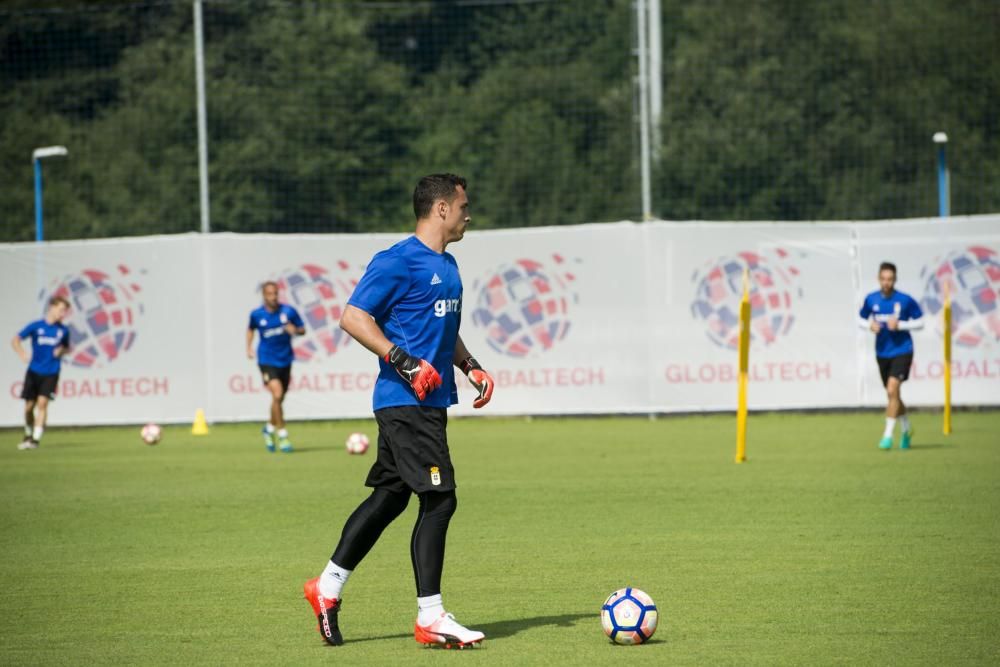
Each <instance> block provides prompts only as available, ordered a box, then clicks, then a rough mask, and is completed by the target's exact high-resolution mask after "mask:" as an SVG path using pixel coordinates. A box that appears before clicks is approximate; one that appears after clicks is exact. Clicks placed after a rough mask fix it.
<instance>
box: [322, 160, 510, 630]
mask: <svg viewBox="0 0 1000 667" xmlns="http://www.w3.org/2000/svg"><path fill="white" fill-rule="evenodd" d="M465 186H466V182H465V179H463V178H461V177H459V176H455V175H452V174H437V175H433V176H425V177H424V178H422V179H421V180H420V182H419V183H418V184H417V187H416V189H415V190H414V193H413V210H414V213H415V214H416V217H417V226H416V232H415V234H414V236H411V237H409V238H407V239H405V240H403V241H400V242H399V243H397V244H396V245H394V246H392V247H391V248H389V249H388V250H384V251H382V252H380V253H378V254H377V255H375V257H374V258H373V259H372V261H371V263H370V264H369V265H368V268H367V269H366V271H365V275H364V276H362V278H361V281H360V282H359V283H358V286H357V288H356V289H355V291H354V294H352V295H351V298H350V299H349V300H348V305H347V308H346V309H345V311H344V316H343V318H342V319H341V322H340V326H341V327H342V328H343V329H344V330H345V331H346V332H347V333H349V334H350V335H351V336H352V337H354V339H355V340H357V341H358V342H360V343H361V344H362V345H364V346H365V347H366V348H368V349H369V350H370V351H372V352H374V353H375V354H376V355H378V357H379V360H380V361H379V367H380V369H379V376H378V380H377V381H376V383H375V390H374V392H373V396H372V403H373V407H374V410H375V419H376V421H377V422H378V428H379V437H378V459H377V460H376V461H375V464H374V465H373V466H372V468H371V470H370V471H369V473H368V479H367V480H366V482H365V484H366V485H367V486H370V487H373V488H374V491H373V492H372V494H371V495H370V496H369V497H368V498H367V499H366V500H365V501H364V502H362V503H361V505H360V506H359V507H358V508H357V509H356V510H355V511H354V513H353V514H352V515H351V516H350V518H349V519H348V520H347V523H346V525H345V526H344V530H343V533H342V535H341V538H340V543H339V544H338V545H337V548H336V550H335V551H334V553H333V556H332V557H331V558H330V561H329V562H328V563H327V565H326V569H324V571H323V574H322V575H320V576H319V577H317V578H316V579H311V580H309V581H307V582H306V584H305V596H306V599H308V600H309V602H310V604H311V605H312V607H313V612H314V613H315V614H316V617H317V620H318V621H319V629H320V633H321V634H322V635H323V638H324V640H325V641H326V642H327V643H328V644H331V645H334V646H336V645H339V644H341V643H342V642H343V639H342V637H341V634H340V630H339V628H338V625H337V613H338V611H339V610H340V604H341V590H342V588H343V586H344V583H345V582H346V581H347V578H348V577H349V576H350V574H351V572H352V571H353V570H354V568H355V567H357V565H358V564H359V563H360V562H361V560H362V559H363V558H364V557H365V555H366V554H367V553H368V551H369V550H370V549H371V548H372V547H373V546H374V545H375V542H376V540H378V538H379V536H380V535H381V534H382V531H383V530H385V528H386V527H387V526H388V525H389V524H390V523H391V522H392V521H393V519H395V518H396V517H397V516H399V514H400V513H401V512H402V511H403V510H404V509H405V508H406V505H407V503H408V502H409V499H410V495H411V494H412V493H415V494H417V497H418V498H419V500H420V511H419V514H418V516H417V522H416V525H415V526H414V529H413V535H412V538H411V543H410V556H411V561H412V564H413V574H414V578H415V579H416V584H417V611H418V616H417V621H416V623H415V625H414V637H415V638H416V640H417V641H418V642H420V643H422V644H432V645H441V646H445V647H459V648H460V647H464V646H468V645H471V644H476V643H478V642H480V641H482V639H483V633H482V632H477V631H475V630H469V629H468V628H465V627H463V626H462V625H460V624H459V623H458V622H457V621H455V618H454V617H453V616H452V615H451V614H449V613H447V612H446V611H445V609H444V606H443V603H442V601H441V573H442V570H443V566H444V546H445V536H446V533H447V531H448V523H449V521H450V520H451V517H452V514H453V513H454V512H455V507H456V500H455V471H454V467H453V466H452V463H451V456H450V454H449V451H448V440H447V434H446V426H447V423H448V415H447V408H448V407H449V406H450V405H453V404H454V403H457V402H458V392H457V390H456V387H455V373H454V368H455V367H458V368H459V369H461V370H462V372H464V373H465V374H466V376H467V377H468V378H469V380H470V381H471V382H472V385H473V386H474V387H475V388H476V389H477V390H478V392H479V395H478V397H477V398H476V399H475V400H474V401H473V404H472V405H473V407H476V408H480V407H482V406H484V405H486V403H487V402H488V401H489V400H490V397H491V395H492V393H493V378H492V377H490V376H489V374H487V373H486V372H485V371H484V370H483V369H482V368H481V367H480V366H479V364H478V363H477V362H476V360H475V359H473V358H472V355H470V354H469V351H468V350H467V349H466V347H465V343H463V342H462V338H461V336H459V334H458V329H459V325H460V323H461V317H462V280H461V278H460V277H459V274H458V266H457V264H456V262H455V258H454V257H452V256H451V255H450V254H448V253H447V252H445V248H446V247H447V245H448V244H449V243H453V242H455V241H459V240H461V238H462V236H463V235H464V234H465V229H466V227H467V226H468V224H469V214H468V206H469V199H468V196H467V195H466V192H465Z"/></svg>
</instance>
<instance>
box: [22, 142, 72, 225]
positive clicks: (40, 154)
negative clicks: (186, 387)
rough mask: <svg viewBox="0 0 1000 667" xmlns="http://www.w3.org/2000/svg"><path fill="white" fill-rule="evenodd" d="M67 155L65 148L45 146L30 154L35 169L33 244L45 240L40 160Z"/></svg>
mask: <svg viewBox="0 0 1000 667" xmlns="http://www.w3.org/2000/svg"><path fill="white" fill-rule="evenodd" d="M65 155H69V151H68V150H66V147H65V146H46V147H44V148H36V149H35V150H33V151H32V152H31V162H32V164H33V165H34V168H35V242H36V243H41V242H42V241H44V240H45V223H44V214H43V212H42V160H43V159H44V158H47V157H62V156H65Z"/></svg>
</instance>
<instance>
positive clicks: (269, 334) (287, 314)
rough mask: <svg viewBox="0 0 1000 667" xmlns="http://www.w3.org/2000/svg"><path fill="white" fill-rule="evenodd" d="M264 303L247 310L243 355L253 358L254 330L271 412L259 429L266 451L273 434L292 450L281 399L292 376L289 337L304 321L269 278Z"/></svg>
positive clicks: (284, 448) (297, 332)
mask: <svg viewBox="0 0 1000 667" xmlns="http://www.w3.org/2000/svg"><path fill="white" fill-rule="evenodd" d="M261 293H262V295H263V297H264V305H262V306H261V307H260V308H257V309H255V310H254V311H253V312H251V313H250V322H249V324H248V325H247V358H248V359H253V358H254V353H253V335H254V332H257V334H258V335H259V337H260V339H259V342H258V343H257V365H258V367H259V368H260V374H261V377H262V378H263V380H264V386H265V387H267V389H268V391H270V392H271V415H270V418H269V419H268V422H267V423H266V424H264V428H262V429H261V432H262V433H263V434H264V445H265V446H266V447H267V451H269V452H273V451H274V438H275V436H277V438H278V446H279V447H280V448H281V451H283V452H286V453H288V452H291V451H292V443H291V441H290V440H289V439H288V430H287V429H286V428H285V413H284V411H283V409H282V403H284V401H285V394H286V393H288V383H289V382H291V380H292V361H293V360H294V359H295V352H294V351H293V350H292V337H293V336H301V335H302V334H304V333H305V332H306V328H305V324H304V323H303V322H302V318H301V317H299V313H298V311H296V310H295V309H294V308H292V307H291V306H289V305H287V304H284V303H279V302H278V283H276V282H274V281H273V280H269V281H267V282H266V283H264V284H263V285H262V286H261Z"/></svg>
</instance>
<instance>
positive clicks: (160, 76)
mask: <svg viewBox="0 0 1000 667" xmlns="http://www.w3.org/2000/svg"><path fill="white" fill-rule="evenodd" d="M14 1H16V0H14ZM109 1H110V0H109ZM661 6H662V20H661V22H660V24H659V25H660V26H661V29H662V34H663V42H662V48H661V54H662V63H663V64H662V70H660V71H661V72H662V99H663V112H662V115H660V116H659V118H658V119H654V120H656V121H657V125H656V127H655V128H654V130H655V131H654V132H653V133H652V134H653V136H654V137H655V138H656V143H655V145H654V147H653V154H654V162H653V168H652V178H651V191H652V209H653V214H654V215H656V216H659V217H663V218H668V219H691V218H698V219H719V220H734V219H745V220H750V219H758V220H761V219H764V220H815V219H866V218H881V217H917V216H928V215H935V214H936V213H937V189H936V184H937V181H936V175H935V168H936V165H935V160H936V152H935V147H934V145H933V144H932V143H931V135H932V134H933V133H934V132H936V131H939V130H943V131H947V132H948V134H949V137H950V138H951V143H950V144H949V148H948V151H949V152H948V157H949V166H950V168H951V188H952V190H951V193H952V206H951V210H952V213H953V214H972V213H985V212H991V211H997V210H1000V187H998V184H1000V157H998V156H1000V56H998V51H997V48H996V44H997V43H1000V13H998V12H997V11H996V4H995V3H994V2H992V0H990V1H986V0H969V1H968V2H965V3H960V4H958V5H955V3H950V2H946V1H945V0H913V2H911V3H908V4H907V7H906V8H902V7H901V6H900V5H897V4H896V3H870V2H862V1H861V0H837V1H832V2H828V3H786V2H778V1H770V2H765V1H761V2H754V3H749V4H730V3H700V2H690V1H680V0H677V1H670V0H662V1H661ZM8 7H10V8H8V9H6V10H2V11H0V117H2V121H0V240H4V241H24V240H30V239H31V238H33V236H34V215H35V213H34V210H35V209H34V194H33V193H34V181H33V174H32V167H31V155H32V151H33V150H34V149H36V148H38V147H42V146H49V145H64V146H66V147H67V148H68V149H69V155H68V156H66V157H58V158H56V157H53V158H46V159H45V160H43V161H42V164H43V172H44V183H45V190H44V202H45V237H46V238H47V239H59V238H89V237H102V236H121V235H135V234H151V233H174V232H181V231H195V230H198V229H199V223H200V214H201V213H200V208H199V171H198V131H197V120H196V119H197V105H196V102H197V97H196V86H195V48H194V29H193V11H192V3H191V2H189V1H177V2H145V3H139V4H133V3H119V4H108V5H85V6H81V5H79V4H71V3H70V2H69V1H68V0H67V3H66V5H65V6H62V7H58V6H56V7H45V8H42V9H29V8H18V7H16V6H14V7H11V6H10V5H8ZM202 16H203V26H204V71H205V77H206V78H205V82H206V83H205V87H206V105H207V137H208V142H207V148H208V176H209V183H210V195H211V208H210V213H211V229H212V230H213V231H237V232H263V231H266V232H366V231H389V230H405V229H409V228H410V227H411V226H412V212H411V210H410V204H409V198H410V193H411V191H412V187H413V184H414V183H415V181H416V180H417V178H419V176H421V175H423V174H425V173H428V172H435V171H454V172H457V173H461V174H463V175H465V176H466V177H468V178H469V179H470V196H471V200H472V205H473V209H472V210H473V222H474V224H476V225H477V226H479V227H481V228H484V227H521V226H532V225H549V224H570V223H580V222H591V221H606V220H619V219H640V218H641V216H642V211H641V204H640V199H641V192H640V182H639V181H640V168H639V159H640V151H639V148H640V146H639V125H638V122H639V117H640V114H639V112H638V100H639V94H638V91H639V88H638V85H637V75H638V72H639V68H638V64H637V57H636V56H637V52H636V45H637V32H636V7H635V5H634V4H633V2H632V1H631V0H594V1H593V2H588V3H585V4H583V3H566V2H560V1H558V0H466V1H457V2H456V1H449V2H444V1H439V2H333V1H331V2H278V1H274V0H269V1H237V0H207V1H206V2H204V3H203V4H202ZM927 26H934V29H933V30H929V29H927Z"/></svg>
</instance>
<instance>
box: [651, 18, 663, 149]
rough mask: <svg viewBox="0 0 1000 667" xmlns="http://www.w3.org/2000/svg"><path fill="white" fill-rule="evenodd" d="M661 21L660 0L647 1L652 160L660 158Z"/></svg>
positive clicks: (661, 110)
mask: <svg viewBox="0 0 1000 667" xmlns="http://www.w3.org/2000/svg"><path fill="white" fill-rule="evenodd" d="M662 23H663V19H662V17H661V12H660V0H649V116H650V119H649V123H650V125H651V126H652V134H653V159H654V160H658V159H659V157H660V116H661V115H662V114H663V39H662V37H661V34H660V32H661V27H662Z"/></svg>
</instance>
